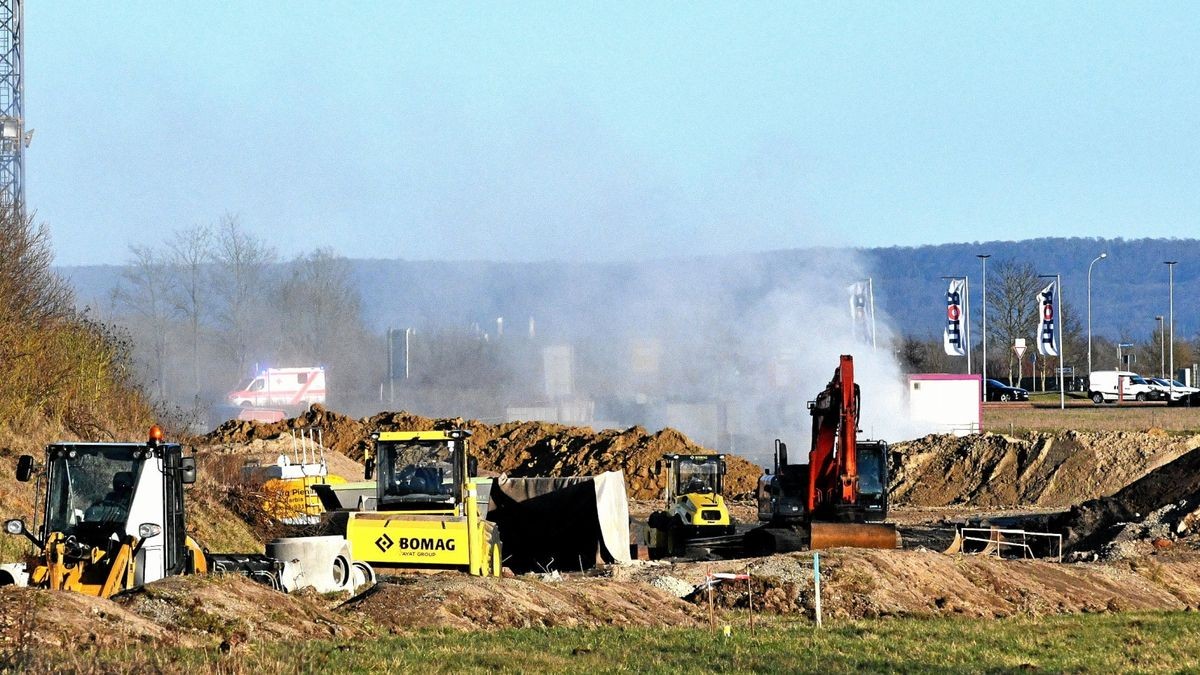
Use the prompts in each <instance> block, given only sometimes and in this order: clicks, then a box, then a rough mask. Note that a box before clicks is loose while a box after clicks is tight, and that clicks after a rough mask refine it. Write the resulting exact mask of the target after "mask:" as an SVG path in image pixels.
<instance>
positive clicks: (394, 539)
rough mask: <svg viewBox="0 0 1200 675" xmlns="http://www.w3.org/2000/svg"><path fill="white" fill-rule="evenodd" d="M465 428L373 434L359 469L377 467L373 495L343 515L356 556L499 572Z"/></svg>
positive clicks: (385, 563) (494, 535)
mask: <svg viewBox="0 0 1200 675" xmlns="http://www.w3.org/2000/svg"><path fill="white" fill-rule="evenodd" d="M470 435H471V433H470V432H469V431H465V430H461V429H454V430H450V431H385V432H380V433H378V434H376V435H374V436H373V438H374V441H375V442H374V448H373V450H371V451H370V454H369V455H368V457H367V461H366V471H365V473H364V477H365V478H367V479H370V478H371V476H372V473H377V474H378V475H377V477H376V480H375V497H374V499H365V500H364V501H365V504H364V506H365V507H366V508H365V509H363V510H359V511H354V512H351V513H349V515H348V520H347V522H346V538H347V539H348V540H349V541H350V549H351V551H352V552H353V554H354V557H355V558H356V559H358V560H365V561H367V562H369V563H371V565H373V566H375V567H378V568H383V569H393V570H403V569H426V570H428V569H445V570H460V571H464V572H467V573H469V574H473V575H476V576H499V574H500V541H499V534H498V531H497V529H496V526H495V525H494V524H493V523H490V522H488V521H487V520H486V519H485V518H484V516H483V514H482V513H481V508H482V507H481V505H480V504H479V497H478V492H477V489H478V488H477V486H476V483H475V481H474V480H473V479H472V475H473V474H474V473H475V472H474V465H475V462H474V461H473V460H472V459H471V458H470V457H469V455H468V449H467V438H468V437H469V436H470ZM489 482H490V481H489Z"/></svg>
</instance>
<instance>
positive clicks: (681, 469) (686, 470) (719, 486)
mask: <svg viewBox="0 0 1200 675" xmlns="http://www.w3.org/2000/svg"><path fill="white" fill-rule="evenodd" d="M656 468H657V470H658V472H659V473H660V474H661V473H663V472H665V473H666V484H667V485H666V498H667V508H666V510H665V511H656V512H654V513H652V514H650V518H649V521H648V525H649V526H650V530H651V542H650V545H651V547H652V548H655V549H660V550H663V549H665V551H666V552H668V553H670V554H679V553H681V552H682V549H683V548H684V546H685V545H686V543H687V541H689V540H693V539H701V538H706V537H715V536H722V535H729V534H733V533H734V531H735V529H736V527H737V523H736V522H735V521H734V520H733V518H732V517H730V515H729V508H728V506H727V505H726V504H725V497H724V492H725V471H726V464H725V455H680V454H671V455H663V458H662V459H661V460H659V462H658V464H657V467H656Z"/></svg>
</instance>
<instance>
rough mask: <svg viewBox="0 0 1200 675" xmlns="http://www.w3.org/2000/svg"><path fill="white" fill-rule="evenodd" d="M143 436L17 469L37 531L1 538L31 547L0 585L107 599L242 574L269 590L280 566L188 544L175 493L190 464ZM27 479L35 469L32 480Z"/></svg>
mask: <svg viewBox="0 0 1200 675" xmlns="http://www.w3.org/2000/svg"><path fill="white" fill-rule="evenodd" d="M162 438H163V436H162V430H161V429H159V428H158V427H157V426H155V427H153V428H152V429H151V430H150V438H149V440H148V441H147V442H145V443H55V444H53V445H50V446H49V447H47V448H46V459H45V462H44V463H43V464H42V465H41V466H40V467H37V466H36V463H35V461H34V458H33V456H32V455H23V456H21V457H20V458H19V460H18V462H17V480H19V481H22V482H28V481H29V480H31V479H32V478H33V477H34V476H35V473H36V476H37V479H38V485H37V487H36V488H35V490H36V492H35V494H36V495H37V496H38V497H39V500H44V501H42V502H41V506H42V508H41V514H40V515H41V523H40V524H39V523H38V522H37V521H36V520H35V522H34V527H33V530H30V528H29V527H28V526H26V524H25V521H23V520H21V519H13V520H9V521H7V522H6V523H5V527H4V529H5V531H6V532H8V533H9V534H13V535H21V536H24V537H26V538H27V539H29V541H30V542H32V543H33V545H34V547H35V549H36V551H37V552H36V553H35V554H34V555H32V556H30V557H29V558H28V559H27V561H26V563H25V564H24V565H20V564H18V565H6V566H4V568H3V570H2V571H0V585H3V584H16V585H28V586H35V587H41V588H49V589H52V590H69V591H77V592H80V593H85V594H88V595H95V596H99V597H102V598H107V597H109V596H111V595H113V594H115V593H119V592H121V591H125V590H129V589H131V588H136V587H138V586H141V585H143V584H146V583H149V582H151V581H155V580H157V579H161V578H163V577H167V576H172V575H177V574H198V573H200V574H202V573H206V572H210V571H235V569H236V570H237V571H241V572H244V573H246V574H250V575H251V576H254V577H256V578H257V580H259V581H264V582H266V583H269V584H271V585H273V586H275V587H278V568H279V563H278V562H277V561H275V560H274V559H270V558H267V557H266V556H262V555H257V556H256V555H208V554H206V553H205V552H204V551H203V550H202V549H201V548H200V546H199V545H198V544H197V543H196V542H195V541H193V540H192V538H191V537H189V536H187V532H186V521H185V515H184V509H183V486H184V485H187V484H190V483H193V482H195V480H196V460H195V458H194V457H185V456H184V455H183V448H182V447H181V446H179V445H178V444H176V443H164V442H163V440H162ZM35 469H40V470H36V471H35Z"/></svg>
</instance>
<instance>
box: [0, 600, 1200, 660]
mask: <svg viewBox="0 0 1200 675" xmlns="http://www.w3.org/2000/svg"><path fill="white" fill-rule="evenodd" d="M735 621H736V623H735V624H734V630H733V636H732V637H731V638H729V639H726V638H724V637H721V636H719V635H718V636H715V637H714V636H713V635H711V634H710V633H709V631H708V630H703V629H659V630H652V629H619V628H607V629H599V630H577V629H549V630H543V629H525V630H505V631H498V632H488V633H469V634H468V633H457V632H434V633H417V634H412V635H406V636H391V637H385V638H378V639H365V640H359V641H355V642H321V641H310V642H305V643H301V644H278V645H259V646H249V645H242V646H236V647H234V648H233V650H232V651H231V652H230V653H228V654H222V653H221V652H220V651H219V650H215V649H214V650H167V649H150V648H146V647H144V646H142V647H132V648H129V649H120V650H106V651H101V652H98V653H94V652H92V653H89V651H88V650H86V649H84V650H75V651H71V652H68V653H61V652H60V653H59V655H60V656H62V657H63V658H62V659H55V660H53V661H45V662H40V663H36V664H14V663H9V664H4V665H7V666H8V667H9V668H13V667H14V666H16V668H15V669H17V670H25V671H52V670H62V669H67V670H78V671H82V672H89V671H102V672H103V671H122V672H130V671H138V670H140V671H155V672H158V671H166V672H186V671H192V670H199V669H204V670H210V671H213V672H254V673H259V672H316V671H319V672H386V671H399V672H447V673H449V672H454V673H458V672H495V671H501V672H522V673H527V672H627V671H637V672H664V673H665V672H680V671H683V672H747V673H749V672H755V673H759V672H815V671H822V672H861V671H867V672H880V671H888V672H906V671H907V672H962V671H976V672H978V671H992V672H996V671H1018V670H1049V671H1053V672H1062V671H1086V672H1112V671H1122V672H1124V671H1131V670H1132V671H1181V670H1187V671H1196V670H1198V669H1200V614H1197V613H1191V612H1189V613H1162V614H1158V613H1154V614H1149V613H1144V614H1099V615H1097V614H1092V615H1074V616H1048V617H1041V618H1014V619H1005V620H971V619H887V620H879V621H869V622H868V621H855V622H845V623H839V624H836V625H827V626H826V627H825V628H820V629H818V628H816V627H814V626H813V625H812V624H811V623H809V622H807V621H801V622H786V621H784V620H781V619H779V618H770V619H769V620H768V621H767V622H766V625H763V624H762V622H760V625H759V628H758V630H757V631H756V632H754V633H753V634H751V633H750V632H749V631H748V630H747V628H746V627H745V618H744V617H738V618H737V619H736V620H735ZM40 654H42V655H46V654H48V652H44V651H40Z"/></svg>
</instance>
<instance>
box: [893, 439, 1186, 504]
mask: <svg viewBox="0 0 1200 675" xmlns="http://www.w3.org/2000/svg"><path fill="white" fill-rule="evenodd" d="M1196 447H1200V436H1189V437H1181V436H1169V435H1167V434H1165V433H1163V432H1154V431H1151V432H1093V433H1080V432H1074V431H1066V432H1059V433H1054V434H1050V433H1037V434H1033V435H1032V437H1031V438H1028V439H1024V438H1014V437H1012V436H1006V435H1003V434H993V433H986V434H973V435H970V436H948V435H930V436H926V437H924V438H920V439H917V440H914V441H909V442H905V443H896V444H895V445H893V446H892V450H893V454H892V462H891V464H892V467H891V468H892V483H891V497H892V500H893V502H894V503H896V504H898V505H910V506H950V505H969V506H979V507H1016V506H1062V507H1066V506H1070V505H1072V504H1078V503H1080V502H1082V501H1085V500H1088V499H1095V498H1097V497H1101V496H1104V495H1109V494H1112V493H1114V492H1116V491H1117V490H1120V489H1121V488H1123V487H1125V486H1126V485H1128V484H1129V483H1131V482H1132V481H1134V480H1136V479H1138V478H1140V477H1141V476H1143V475H1145V474H1146V473H1147V472H1149V471H1151V470H1153V469H1155V468H1156V467H1159V466H1161V465H1163V464H1165V463H1166V462H1170V461H1171V460H1173V459H1175V458H1176V457H1179V456H1180V455H1183V454H1184V453H1186V452H1188V451H1189V450H1191V449H1193V448H1196Z"/></svg>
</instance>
